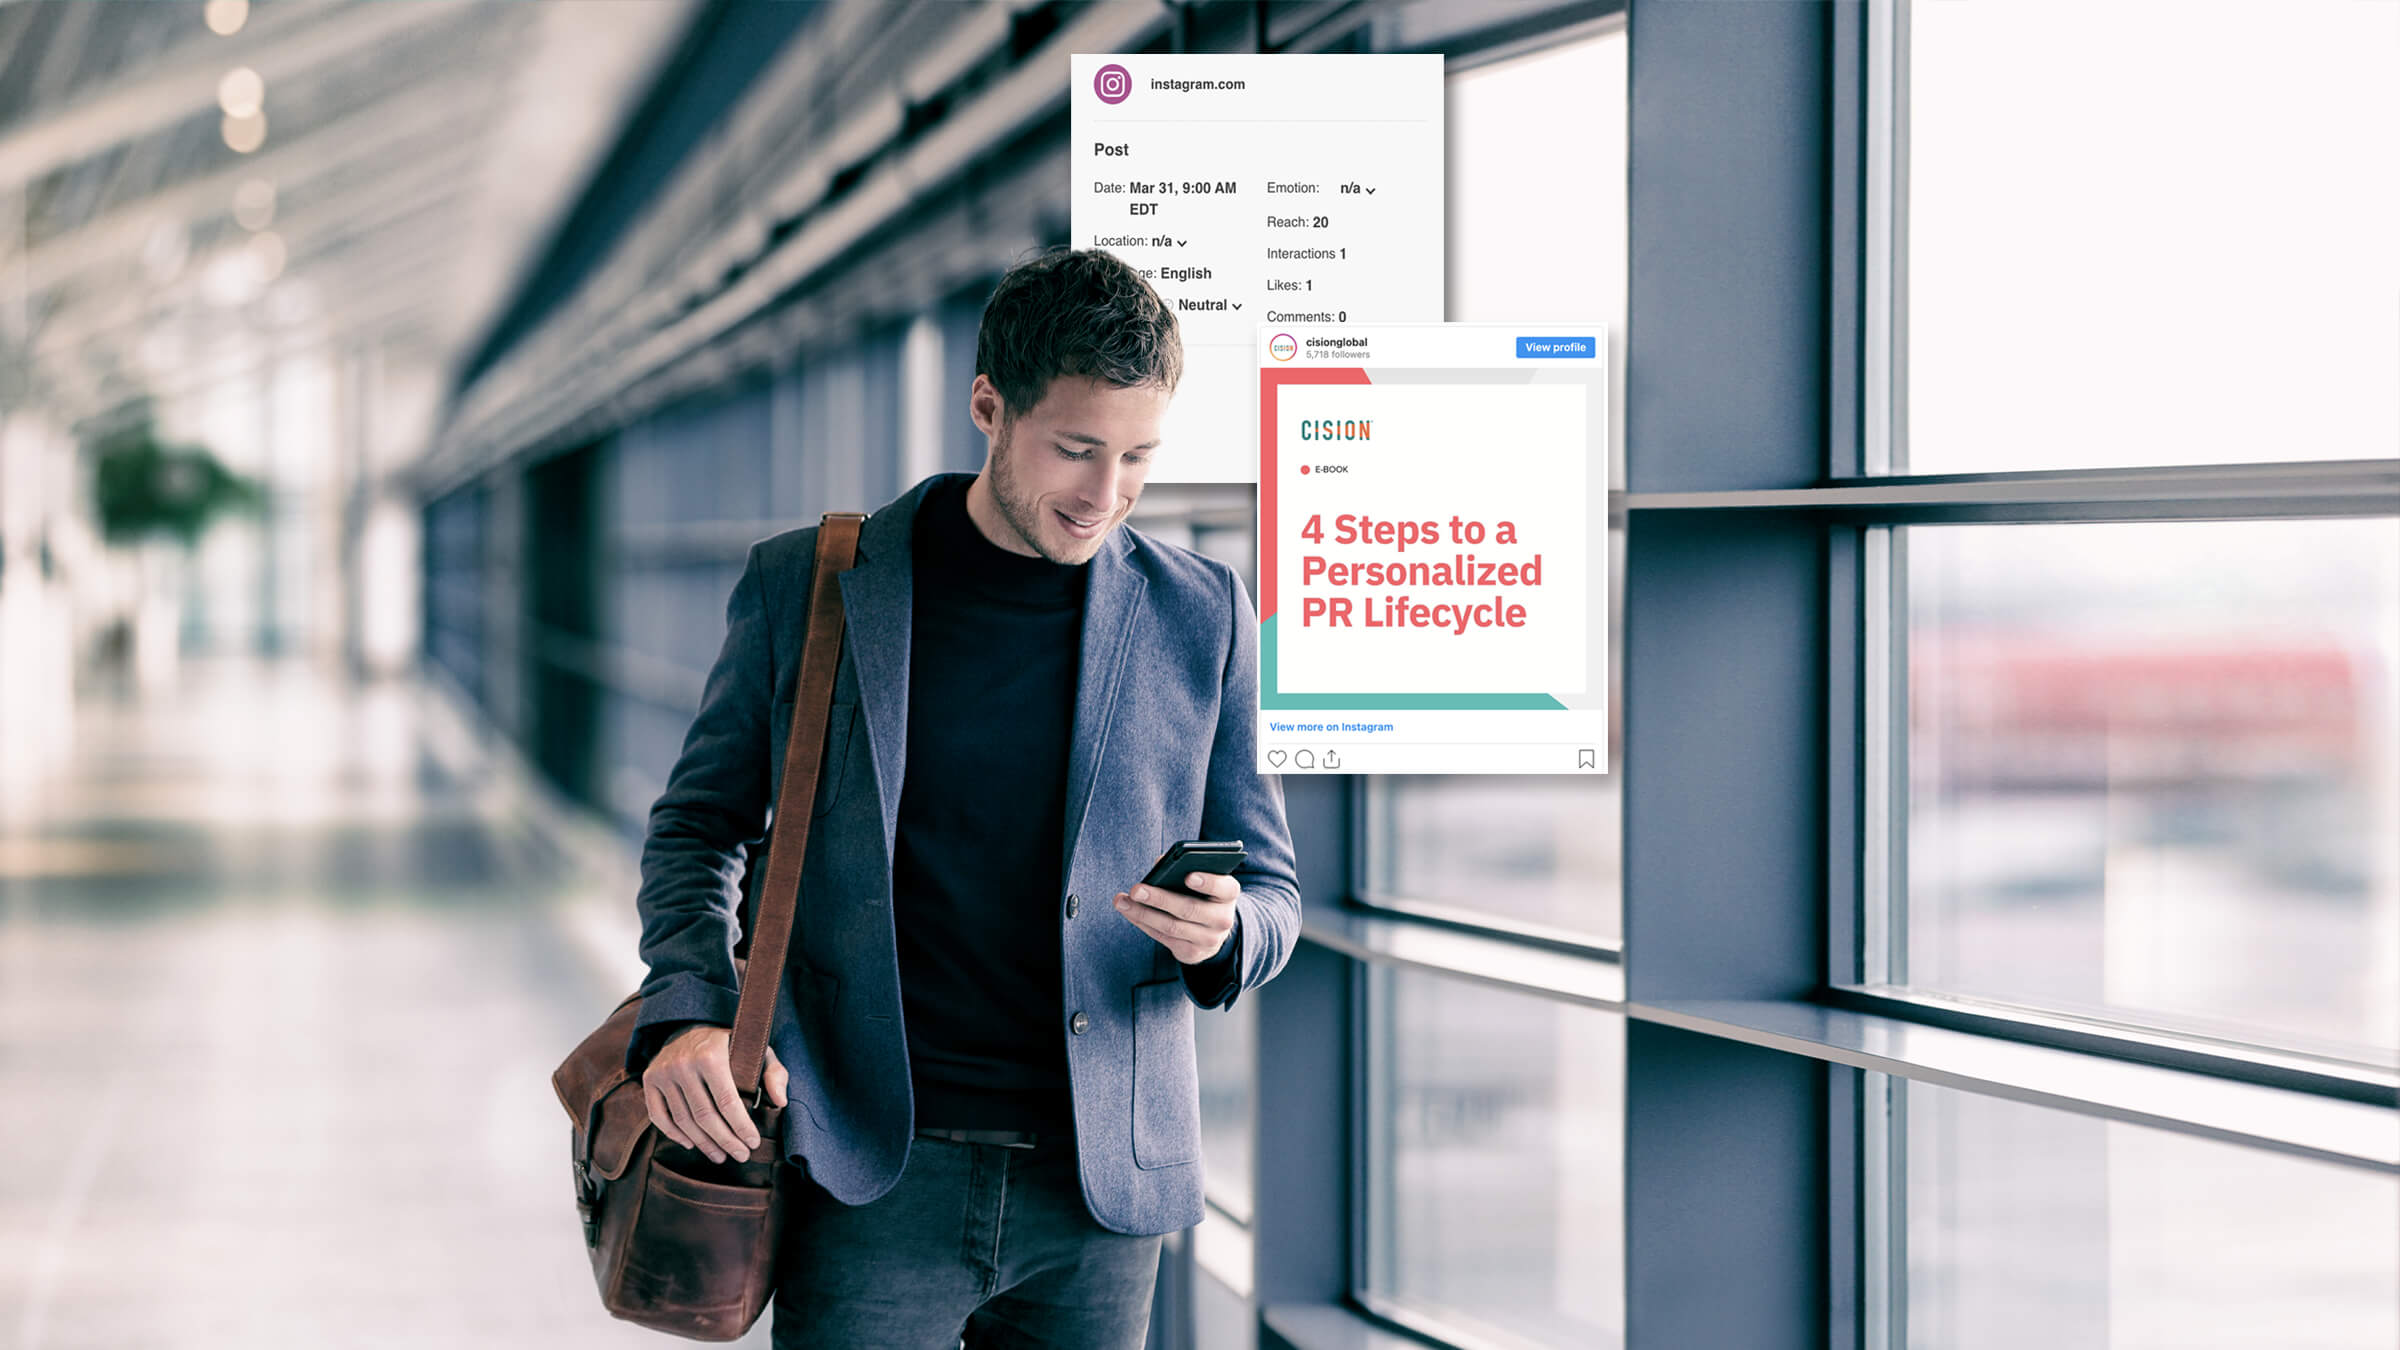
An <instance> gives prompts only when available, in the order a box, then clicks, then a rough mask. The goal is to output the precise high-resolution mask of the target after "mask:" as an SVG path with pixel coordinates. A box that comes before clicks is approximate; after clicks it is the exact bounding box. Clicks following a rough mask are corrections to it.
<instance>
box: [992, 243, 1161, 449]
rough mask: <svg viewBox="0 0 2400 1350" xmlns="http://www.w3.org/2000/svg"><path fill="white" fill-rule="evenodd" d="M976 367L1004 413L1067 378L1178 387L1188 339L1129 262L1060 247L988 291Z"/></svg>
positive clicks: (1011, 412) (1033, 400)
mask: <svg viewBox="0 0 2400 1350" xmlns="http://www.w3.org/2000/svg"><path fill="white" fill-rule="evenodd" d="M975 373H976V374H978V375H985V376H989V377H990V378H991V381H992V385H993V387H994V388H996V389H998V390H999V391H1000V401H1001V403H1002V405H1003V409H1002V415H1003V416H1004V417H1013V416H1015V415H1016V414H1018V413H1021V412H1024V411H1025V410H1026V409H1028V408H1031V407H1032V406H1033V405H1035V404H1036V403H1039V402H1041V401H1042V396H1043V395H1044V394H1046V393H1048V392H1049V391H1050V381H1052V380H1054V379H1056V378H1058V377H1059V376H1061V375H1083V376H1088V377H1090V378H1092V379H1095V380H1100V381H1103V382H1104V383H1107V384H1112V385H1115V386H1117V387H1119V388H1130V387H1133V386H1137V385H1157V386H1159V387H1161V388H1163V389H1165V390H1167V391H1168V392H1169V393H1173V392H1174V390H1175V382H1176V381H1177V380H1179V379H1181V378H1182V377H1183V339H1182V338H1181V337H1180V336H1179V335H1178V334H1177V332H1176V328H1175V313H1174V311H1173V310H1170V309H1168V308H1167V303H1166V301H1164V300H1161V299H1159V298H1158V292H1156V291H1154V290H1152V289H1150V283H1149V282H1147V281H1144V280H1142V274H1141V273H1139V272H1136V271H1134V270H1133V268H1132V267H1130V266H1128V265H1127V264H1126V262H1125V260H1124V259H1122V258H1119V257H1117V256H1116V255H1115V254H1113V253H1108V252H1104V251H1102V250H1100V249H1096V248H1095V249H1071V248H1062V249H1054V250H1052V251H1050V252H1047V253H1042V254H1038V255H1036V256H1034V257H1032V258H1028V259H1026V260H1025V261H1023V262H1020V263H1018V264H1017V265H1016V266H1014V267H1012V268H1010V269H1009V270H1008V274H1007V275H1006V276H1003V277H1001V278H1000V284H999V285H997V286H995V287H993V288H992V298H991V299H990V300H988V301H986V302H985V303H984V306H983V326H982V327H981V328H980V329H979V330H978V331H977V332H976V334H975Z"/></svg>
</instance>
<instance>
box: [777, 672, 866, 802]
mask: <svg viewBox="0 0 2400 1350" xmlns="http://www.w3.org/2000/svg"><path fill="white" fill-rule="evenodd" d="M798 708H799V703H798V701H797V700H796V699H788V698H787V699H782V700H779V701H778V702H777V703H776V704H775V710H774V715H773V717H772V718H771V719H770V729H771V731H772V733H773V735H774V737H775V753H776V754H777V755H778V756H781V755H782V754H783V752H784V747H786V746H788V745H790V744H791V743H792V714H793V713H794V712H795V711H796V710H797V709H798ZM857 721H858V701H857V700H856V699H852V700H849V701H847V702H837V703H835V704H834V705H833V708H832V711H831V712H830V713H829V714H828V715H827V719H826V724H825V755H824V758H823V759H822V760H820V761H819V765H818V769H817V804H816V811H815V814H816V815H820V816H821V815H824V814H825V813H826V812H828V811H830V810H832V809H833V804H834V803H835V802H836V801H839V800H840V799H841V795H842V780H843V779H844V778H846V777H848V776H849V775H848V772H847V771H848V768H849V763H850V732H851V728H852V727H853V726H854V725H855V724H856V723H857ZM787 767H788V766H787ZM776 790H777V792H778V793H779V794H780V793H781V791H782V783H781V782H780V781H778V782H777V784H776Z"/></svg>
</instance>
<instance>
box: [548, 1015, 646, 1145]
mask: <svg viewBox="0 0 2400 1350" xmlns="http://www.w3.org/2000/svg"><path fill="white" fill-rule="evenodd" d="M641 1013H642V996H641V995H640V994H638V993H637V994H629V995H627V996H626V998H625V1001H624V1002H622V1003H619V1004H618V1005H617V1006H616V1010H615V1011H613V1012H611V1013H610V1014H609V1015H608V1020H607V1021H605V1022H602V1023H601V1024H600V1026H599V1029H598V1030H596V1031H594V1032H593V1033H592V1034H591V1035H589V1036H586V1037H584V1038H583V1043H582V1044H581V1045H578V1046H576V1047H575V1049H574V1051H573V1053H571V1054H569V1055H568V1056H567V1058H566V1062H564V1063H562V1064H560V1065H559V1066H558V1068H557V1069H556V1070H555V1071H554V1072H552V1073H551V1075H550V1087H551V1090H552V1091H554V1092H556V1093H557V1094H558V1104H559V1105H560V1106H563V1107H565V1108H566V1109H567V1119H569V1120H571V1121H573V1122H574V1123H575V1128H577V1129H579V1130H580V1129H582V1128H583V1127H584V1124H585V1122H587V1121H589V1120H590V1119H591V1118H592V1106H593V1104H594V1103H595V1102H598V1101H599V1100H600V1098H601V1097H602V1096H603V1095H604V1094H606V1093H607V1092H609V1091H610V1090H612V1089H613V1088H614V1087H615V1086H616V1085H617V1083H618V1082H621V1081H624V1079H625V1077H626V1075H625V1049H626V1047H627V1046H629V1045H631V1044H632V1043H633V1024H634V1020H635V1019H636V1018H638V1017H640V1016H641ZM635 1095H637V1096H638V1095H640V1094H639V1093H638V1092H637V1093H636V1094H635Z"/></svg>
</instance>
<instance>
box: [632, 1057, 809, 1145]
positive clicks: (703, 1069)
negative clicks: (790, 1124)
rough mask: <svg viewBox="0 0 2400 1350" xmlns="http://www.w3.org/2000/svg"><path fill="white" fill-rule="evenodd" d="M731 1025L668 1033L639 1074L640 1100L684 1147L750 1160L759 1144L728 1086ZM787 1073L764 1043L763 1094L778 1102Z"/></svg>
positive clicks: (738, 1099)
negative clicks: (764, 1088) (645, 1068)
mask: <svg viewBox="0 0 2400 1350" xmlns="http://www.w3.org/2000/svg"><path fill="white" fill-rule="evenodd" d="M732 1043H733V1028H731V1027H720V1026H710V1025H707V1024H701V1025H697V1026H689V1027H685V1028H684V1029H683V1030H681V1031H678V1032H676V1033H675V1034H674V1035H673V1036H671V1037H669V1038H668V1040H667V1043H666V1044H665V1045H663V1046H661V1047H659V1051H658V1054H657V1055H655V1056H653V1057H652V1058H651V1060H650V1067H649V1068H648V1069H647V1070H645V1071H644V1072H643V1074H642V1101H643V1102H644V1103H646V1104H647V1105H648V1106H649V1108H650V1123H651V1124H653V1125H656V1126H657V1127H658V1132H659V1133H660V1134H663V1135H665V1136H666V1137H667V1138H669V1139H672V1140H674V1141H675V1142H676V1143H678V1144H681V1145H683V1146H684V1147H685V1148H695V1149H698V1150H700V1151H701V1152H702V1153H705V1154H707V1155H708V1158H709V1161H711V1162H723V1161H725V1159H726V1157H727V1155H731V1156H732V1157H734V1158H736V1159H738V1160H740V1161H743V1162H748V1161H749V1160H750V1150H752V1149H754V1148H757V1147H758V1146H759V1142H760V1141H759V1137H758V1127H757V1126H756V1125H754V1124H752V1123H751V1120H750V1112H749V1109H748V1108H746V1107H744V1106H743V1105H742V1098H741V1094H740V1093H739V1092H737V1091H735V1090H734V1086H733V1055H732ZM790 1081H791V1075H790V1074H788V1073H786V1072H784V1068H783V1062H782V1061H781V1060H778V1059H777V1058H775V1050H774V1047H772V1046H769V1047H768V1048H767V1065H766V1074H765V1076H764V1082H765V1086H766V1089H767V1100H768V1101H770V1102H773V1103H774V1104H775V1105H777V1106H781V1105H783V1104H784V1093H785V1090H786V1087H787V1085H788V1084H789V1083H790Z"/></svg>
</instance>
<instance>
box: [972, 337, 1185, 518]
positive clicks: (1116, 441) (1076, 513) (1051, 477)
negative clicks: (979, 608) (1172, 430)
mask: <svg viewBox="0 0 2400 1350" xmlns="http://www.w3.org/2000/svg"><path fill="white" fill-rule="evenodd" d="M1168 398H1169V395H1168V394H1167V391H1165V390H1163V389H1159V388H1156V387H1150V386H1138V387H1134V388H1123V387H1120V386H1117V385H1112V384H1108V383H1105V382H1103V381H1100V380H1095V379H1092V378H1091V377H1090V376H1086V375H1061V376H1059V377H1058V378H1057V379H1054V380H1052V381H1050V388H1049V389H1048V390H1047V391H1046V392H1045V393H1043V395H1042V400H1041V402H1039V403H1036V404H1034V405H1033V406H1032V407H1031V408H1027V409H1025V410H1024V411H1022V412H1019V413H1018V414H1017V415H1016V416H1015V417H1014V418H1008V419H1003V417H1002V415H1001V409H1002V403H1001V398H1000V391H999V390H998V389H996V388H994V387H993V386H992V382H991V380H990V379H989V378H988V377H986V376H982V375H978V376H976V377H975V388H974V391H973V392H972V393H971V394H970V395H969V397H968V408H969V411H970V412H971V413H972V414H973V415H974V418H975V425H976V426H978V427H981V428H982V429H983V431H984V434H985V435H986V436H988V437H989V438H990V454H989V457H988V458H987V459H986V461H985V463H984V472H983V475H982V477H981V478H980V479H979V480H977V482H976V483H975V485H974V486H975V488H978V489H983V488H986V486H987V485H988V489H987V491H988V495H982V494H979V493H978V492H976V491H974V490H970V491H969V492H968V494H967V508H968V514H969V515H970V516H972V517H974V519H975V523H976V525H977V527H978V528H980V529H981V530H982V531H983V533H984V537H986V538H988V539H990V540H991V541H992V542H993V543H995V544H998V545H999V546H1000V547H1002V548H1005V549H1007V550H1009V551H1010V552H1012V553H1025V554H1038V555H1040V556H1041V557H1044V558H1048V559H1049V560H1050V561H1052V562H1057V563H1085V562H1090V561H1091V560H1092V555H1093V554H1095V553H1098V552H1099V551H1100V544H1101V541H1103V540H1105V539H1106V538H1108V532H1109V531H1111V530H1113V529H1115V528H1116V527H1117V526H1118V525H1120V524H1122V523H1123V522H1124V520H1125V517H1126V516H1127V515H1128V514H1130V513H1131V512H1132V510H1133V504H1134V502H1135V501H1136V500H1137V499H1139V498H1140V497H1141V495H1142V482H1143V480H1144V479H1145V478H1147V477H1148V476H1149V473H1150V457H1151V455H1152V454H1154V453H1155V452H1156V451H1157V449H1158V443H1159V424H1160V422H1161V421H1162V420H1163V419H1164V418H1165V417H1166V414H1167V400H1168Z"/></svg>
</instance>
